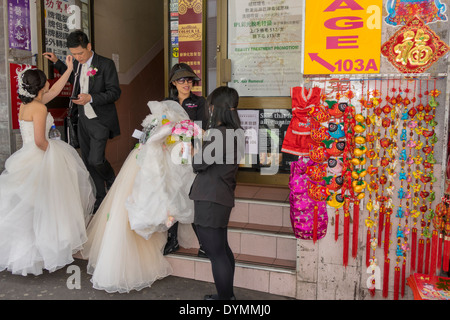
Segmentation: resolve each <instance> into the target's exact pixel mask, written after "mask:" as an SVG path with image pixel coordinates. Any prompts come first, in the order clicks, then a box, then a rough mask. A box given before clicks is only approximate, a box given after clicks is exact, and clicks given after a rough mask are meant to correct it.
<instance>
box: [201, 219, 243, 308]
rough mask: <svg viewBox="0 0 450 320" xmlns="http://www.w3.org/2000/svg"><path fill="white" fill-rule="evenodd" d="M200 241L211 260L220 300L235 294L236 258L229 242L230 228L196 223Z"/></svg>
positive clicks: (227, 298)
mask: <svg viewBox="0 0 450 320" xmlns="http://www.w3.org/2000/svg"><path fill="white" fill-rule="evenodd" d="M196 229H197V234H198V238H199V241H200V242H201V243H202V246H203V249H204V250H205V252H206V254H207V255H208V258H209V259H210V260H211V266H212V273H213V277H214V284H215V286H216V289H217V293H218V296H219V299H220V300H230V299H231V298H232V297H233V296H234V292H233V283H234V270H235V259H234V255H233V252H232V251H231V249H230V246H229V244H228V228H210V227H203V226H200V225H196Z"/></svg>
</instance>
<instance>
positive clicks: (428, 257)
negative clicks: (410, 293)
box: [424, 238, 431, 274]
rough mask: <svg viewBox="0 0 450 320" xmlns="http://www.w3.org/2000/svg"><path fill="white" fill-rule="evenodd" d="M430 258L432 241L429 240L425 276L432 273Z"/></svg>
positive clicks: (426, 251)
mask: <svg viewBox="0 0 450 320" xmlns="http://www.w3.org/2000/svg"><path fill="white" fill-rule="evenodd" d="M430 256H431V241H430V239H429V238H427V245H426V250H425V262H424V263H425V274H429V273H430Z"/></svg>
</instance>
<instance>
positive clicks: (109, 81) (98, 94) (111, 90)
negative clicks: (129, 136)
mask: <svg viewBox="0 0 450 320" xmlns="http://www.w3.org/2000/svg"><path fill="white" fill-rule="evenodd" d="M78 65H79V63H78V61H76V60H75V61H74V65H73V69H74V72H72V75H71V76H70V78H69V82H70V83H72V84H73V82H74V80H75V72H76V70H77V69H78ZM91 66H92V67H94V68H97V69H98V72H97V74H96V75H95V76H93V77H90V78H89V94H90V95H91V96H92V103H91V105H92V107H93V109H94V111H95V113H96V114H97V116H98V120H99V121H100V122H101V123H102V124H103V125H104V126H106V127H107V128H109V130H110V138H114V137H116V136H118V135H120V126H119V118H118V116H117V109H116V105H115V102H116V101H117V100H119V98H120V95H121V93H122V91H121V89H120V85H119V77H118V75H117V70H116V65H115V64H114V61H112V60H111V59H108V58H105V57H102V56H100V55H98V54H94V57H93V59H92V64H91ZM55 68H56V70H58V72H59V73H61V74H63V73H64V72H66V70H67V66H66V65H65V64H64V63H63V62H62V61H60V60H58V61H57V62H56V63H55ZM77 89H78V90H77V92H75V93H74V94H75V95H78V94H79V93H80V92H79V86H78V85H77Z"/></svg>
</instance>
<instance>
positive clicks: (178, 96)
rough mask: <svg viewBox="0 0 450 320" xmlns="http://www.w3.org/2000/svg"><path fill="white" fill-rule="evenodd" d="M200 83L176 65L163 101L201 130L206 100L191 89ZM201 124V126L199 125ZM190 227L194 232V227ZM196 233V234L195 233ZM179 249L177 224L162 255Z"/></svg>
mask: <svg viewBox="0 0 450 320" xmlns="http://www.w3.org/2000/svg"><path fill="white" fill-rule="evenodd" d="M199 82H200V78H199V77H198V76H197V75H196V74H195V72H194V71H193V70H192V68H191V67H190V66H189V65H187V64H186V63H177V64H176V65H174V66H173V68H172V70H171V71H170V74H169V97H168V98H166V99H165V100H173V101H176V102H178V103H179V104H180V105H181V106H182V107H183V109H184V110H186V112H187V114H188V115H189V118H190V120H192V121H195V122H197V124H198V125H199V126H201V127H202V129H203V130H205V129H206V126H207V124H208V123H207V120H206V119H207V114H206V111H205V105H206V99H205V98H204V97H202V96H197V95H196V94H194V93H192V88H193V87H194V86H196V85H198V83H199ZM198 122H201V125H200V123H198ZM192 227H193V228H194V231H195V232H196V230H195V227H194V225H192ZM196 233H197V232H196ZM178 249H179V245H178V222H177V223H175V224H174V225H173V226H172V227H171V228H170V229H169V232H168V239H167V244H166V246H165V248H164V255H168V254H170V253H173V252H175V251H177V250H178ZM198 255H199V256H200V257H206V254H205V252H204V250H203V249H202V246H201V244H200V249H199V251H198Z"/></svg>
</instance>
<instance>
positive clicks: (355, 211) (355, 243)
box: [352, 201, 359, 258]
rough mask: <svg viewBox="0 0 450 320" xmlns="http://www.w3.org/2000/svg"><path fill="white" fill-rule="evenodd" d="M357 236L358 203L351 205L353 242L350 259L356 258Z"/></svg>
mask: <svg viewBox="0 0 450 320" xmlns="http://www.w3.org/2000/svg"><path fill="white" fill-rule="evenodd" d="M358 236H359V201H355V203H353V242H352V257H353V258H356V257H357V256H358Z"/></svg>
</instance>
